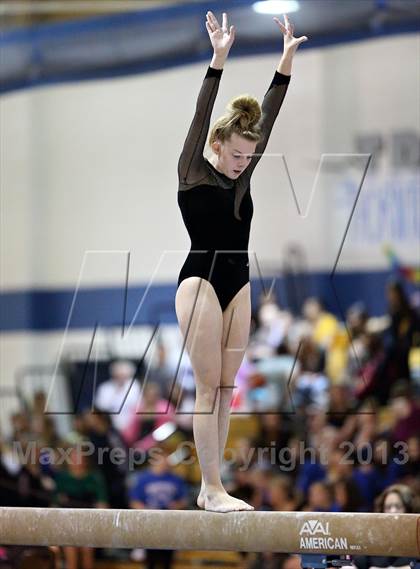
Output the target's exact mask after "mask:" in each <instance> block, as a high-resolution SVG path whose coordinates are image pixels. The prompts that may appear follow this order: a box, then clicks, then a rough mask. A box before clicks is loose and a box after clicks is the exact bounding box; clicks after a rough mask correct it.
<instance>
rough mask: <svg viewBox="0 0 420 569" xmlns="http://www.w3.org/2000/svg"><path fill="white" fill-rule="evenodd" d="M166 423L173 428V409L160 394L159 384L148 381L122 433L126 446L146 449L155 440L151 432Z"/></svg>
mask: <svg viewBox="0 0 420 569" xmlns="http://www.w3.org/2000/svg"><path fill="white" fill-rule="evenodd" d="M166 423H168V424H169V423H171V424H173V428H175V409H174V407H173V405H172V404H171V403H170V402H169V401H168V400H167V399H163V398H162V397H161V396H160V388H159V385H157V384H156V383H153V382H152V381H149V382H147V383H146V384H145V385H144V387H143V393H142V396H141V398H140V403H139V404H138V407H137V409H136V410H133V411H132V414H131V417H130V419H129V421H128V424H127V427H126V429H124V431H123V433H122V435H123V437H124V440H125V442H126V444H127V445H128V446H130V447H134V448H136V449H138V450H143V451H147V450H149V449H150V448H151V447H152V446H153V445H154V444H155V442H156V441H155V437H154V435H153V432H154V431H155V430H156V429H158V428H159V427H162V425H165V424H166Z"/></svg>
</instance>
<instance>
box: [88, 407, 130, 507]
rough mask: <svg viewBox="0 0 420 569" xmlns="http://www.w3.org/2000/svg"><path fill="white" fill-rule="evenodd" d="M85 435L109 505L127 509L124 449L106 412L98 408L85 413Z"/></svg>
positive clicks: (126, 462)
mask: <svg viewBox="0 0 420 569" xmlns="http://www.w3.org/2000/svg"><path fill="white" fill-rule="evenodd" d="M85 419H86V424H87V436H88V438H89V440H90V442H91V443H92V444H93V453H94V454H93V456H92V463H93V464H94V465H95V468H100V470H101V473H102V474H103V477H104V479H105V484H106V490H107V495H108V503H109V506H110V507H111V508H127V507H128V499H127V490H126V476H127V472H128V449H127V447H126V445H125V443H124V441H123V439H122V437H121V435H120V434H119V433H118V431H117V430H116V429H115V428H114V427H113V425H112V422H111V418H110V416H109V415H108V414H107V413H103V412H101V411H99V410H98V409H93V410H92V412H89V413H86V415H85Z"/></svg>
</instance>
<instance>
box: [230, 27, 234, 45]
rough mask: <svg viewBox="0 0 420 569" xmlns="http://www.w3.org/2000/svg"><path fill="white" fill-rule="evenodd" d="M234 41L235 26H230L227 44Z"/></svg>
mask: <svg viewBox="0 0 420 569" xmlns="http://www.w3.org/2000/svg"><path fill="white" fill-rule="evenodd" d="M234 41H235V26H230V30H229V45H232V44H233V42H234Z"/></svg>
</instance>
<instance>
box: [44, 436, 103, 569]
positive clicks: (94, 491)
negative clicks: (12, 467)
mask: <svg viewBox="0 0 420 569" xmlns="http://www.w3.org/2000/svg"><path fill="white" fill-rule="evenodd" d="M55 502H56V505H57V506H59V507H61V508H66V507H67V508H106V507H107V506H108V504H107V494H106V485H105V480H104V479H103V477H102V474H101V472H100V471H98V470H94V469H92V468H91V466H90V463H89V460H88V458H87V456H86V455H85V454H84V452H83V449H82V448H81V447H74V448H72V450H71V452H70V453H69V459H68V461H67V463H66V465H65V468H64V469H63V470H62V471H59V472H57V474H56V497H55ZM79 554H80V564H79ZM64 555H65V559H66V563H67V565H66V567H67V569H78V568H79V567H81V568H82V569H92V568H93V563H94V549H93V548H91V547H80V548H77V547H69V546H66V547H64Z"/></svg>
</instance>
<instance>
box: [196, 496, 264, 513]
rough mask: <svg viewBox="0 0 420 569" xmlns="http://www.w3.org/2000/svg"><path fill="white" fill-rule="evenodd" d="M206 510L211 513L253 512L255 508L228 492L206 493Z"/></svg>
mask: <svg viewBox="0 0 420 569" xmlns="http://www.w3.org/2000/svg"><path fill="white" fill-rule="evenodd" d="M200 496H201V492H200ZM200 496H199V497H198V498H200ZM197 504H198V499H197ZM200 507H201V506H200ZM204 508H205V510H207V511H209V512H236V511H239V510H253V509H254V506H251V505H250V504H247V503H246V502H244V501H243V500H239V499H238V498H234V497H233V496H230V495H229V494H228V493H227V492H221V491H216V492H211V493H210V492H204Z"/></svg>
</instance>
